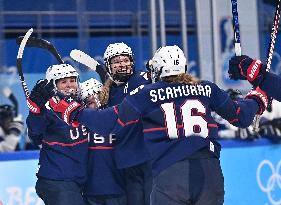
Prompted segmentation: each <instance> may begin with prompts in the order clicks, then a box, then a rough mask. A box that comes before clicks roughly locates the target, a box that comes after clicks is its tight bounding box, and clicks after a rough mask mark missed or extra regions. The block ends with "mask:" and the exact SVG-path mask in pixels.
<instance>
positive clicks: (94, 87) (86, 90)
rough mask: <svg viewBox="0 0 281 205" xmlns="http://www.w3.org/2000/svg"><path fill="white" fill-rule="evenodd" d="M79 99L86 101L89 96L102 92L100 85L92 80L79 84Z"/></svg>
mask: <svg viewBox="0 0 281 205" xmlns="http://www.w3.org/2000/svg"><path fill="white" fill-rule="evenodd" d="M80 89H81V98H82V100H85V99H87V98H88V97H89V96H91V95H95V94H97V93H99V92H100V91H101V90H102V83H101V82H99V81H98V80H96V79H94V78H90V79H89V80H86V81H84V82H83V83H80Z"/></svg>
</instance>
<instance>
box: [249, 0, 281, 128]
mask: <svg viewBox="0 0 281 205" xmlns="http://www.w3.org/2000/svg"><path fill="white" fill-rule="evenodd" d="M280 9H281V0H278V2H277V5H276V10H275V14H274V21H273V24H272V27H271V35H270V43H269V47H268V53H267V59H266V71H267V72H269V71H270V66H271V63H272V57H273V52H274V46H275V39H276V37H277V32H278V26H279V20H280V13H281V10H280ZM272 100H273V99H272V97H270V98H269V100H268V101H269V102H268V105H270V104H271V103H272ZM260 117H261V116H260V115H256V117H255V119H254V125H253V129H254V132H256V133H258V131H259V121H260Z"/></svg>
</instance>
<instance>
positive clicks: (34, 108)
mask: <svg viewBox="0 0 281 205" xmlns="http://www.w3.org/2000/svg"><path fill="white" fill-rule="evenodd" d="M26 104H27V107H28V108H29V110H30V112H32V113H35V114H39V113H40V112H41V110H40V108H39V107H38V105H36V103H35V102H33V101H32V100H30V98H27V100H26Z"/></svg>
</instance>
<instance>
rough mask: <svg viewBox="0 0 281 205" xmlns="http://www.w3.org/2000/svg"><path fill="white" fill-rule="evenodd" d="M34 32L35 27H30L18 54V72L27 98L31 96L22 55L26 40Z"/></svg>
mask: <svg viewBox="0 0 281 205" xmlns="http://www.w3.org/2000/svg"><path fill="white" fill-rule="evenodd" d="M32 32H33V28H31V29H29V30H28V31H27V32H26V34H25V36H24V37H23V39H22V41H21V43H20V47H19V50H18V55H17V69H18V74H19V77H20V81H21V86H22V88H23V92H24V95H25V98H26V99H28V98H29V91H28V87H27V84H26V82H25V79H24V76H23V71H22V56H23V51H24V48H25V46H26V42H27V41H28V39H29V37H30V36H31V34H32Z"/></svg>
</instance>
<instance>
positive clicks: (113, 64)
mask: <svg viewBox="0 0 281 205" xmlns="http://www.w3.org/2000/svg"><path fill="white" fill-rule="evenodd" d="M110 68H111V71H112V74H113V75H114V74H118V73H123V74H127V73H131V71H132V62H131V60H130V58H129V56H126V55H119V56H115V57H113V58H112V59H111V60H110Z"/></svg>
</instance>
